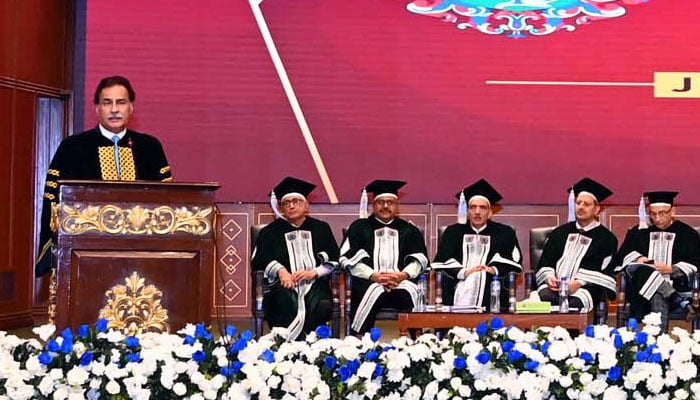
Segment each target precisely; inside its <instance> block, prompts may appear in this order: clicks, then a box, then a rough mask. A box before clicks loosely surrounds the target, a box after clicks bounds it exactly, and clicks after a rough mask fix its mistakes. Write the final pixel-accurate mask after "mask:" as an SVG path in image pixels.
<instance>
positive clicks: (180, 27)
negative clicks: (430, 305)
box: [77, 0, 700, 204]
mask: <svg viewBox="0 0 700 400" xmlns="http://www.w3.org/2000/svg"><path fill="white" fill-rule="evenodd" d="M250 3H251V2H248V1H244V0H236V1H231V0H212V1H207V2H205V3H201V2H195V1H191V0H169V1H164V0H157V1H149V2H143V1H137V0H125V1H122V2H119V3H112V2H89V3H88V4H87V5H86V7H87V16H86V25H87V26H86V38H85V39H86V40H85V60H84V61H85V71H86V74H85V76H84V79H83V81H84V84H85V89H86V90H85V99H84V105H83V106H84V110H85V116H86V118H85V121H84V126H85V127H89V126H92V125H93V124H94V121H95V119H94V108H93V105H92V99H91V97H92V90H93V89H94V87H95V85H96V83H97V82H98V80H99V79H100V78H101V77H103V76H106V75H112V74H123V75H126V76H128V77H129V78H131V79H132V81H133V83H134V85H135V88H136V91H137V103H136V114H135V121H134V127H135V128H136V129H139V130H142V131H145V132H150V133H153V134H156V135H157V136H159V137H160V138H161V139H162V141H163V143H164V146H165V148H166V150H167V153H168V155H169V157H170V160H171V162H172V164H173V166H174V172H175V176H176V178H177V179H180V180H186V181H218V182H220V183H222V190H221V191H220V192H219V194H218V197H217V199H219V201H242V202H258V201H265V200H266V198H267V194H268V193H269V190H270V188H272V187H273V186H274V184H275V183H277V182H278V181H279V180H280V178H281V177H283V176H284V175H286V174H291V175H295V176H299V177H303V178H306V179H309V180H311V181H314V182H316V183H318V184H320V185H321V188H320V190H318V191H317V201H321V202H323V201H327V200H331V201H335V200H338V201H339V202H341V203H351V202H355V201H357V200H358V199H359V194H360V190H361V187H362V186H363V185H364V184H366V183H367V182H368V181H370V180H371V179H374V178H398V179H404V180H407V181H408V182H409V185H408V186H407V187H406V196H405V201H408V202H412V203H421V202H432V203H444V204H445V203H449V202H450V201H455V200H454V198H453V196H454V193H455V192H456V191H457V190H458V189H459V188H460V187H461V186H463V185H465V184H467V183H470V182H472V181H475V180H476V179H478V178H481V177H485V178H487V179H488V180H490V181H491V182H492V183H493V184H494V185H495V186H496V187H497V188H498V189H499V190H501V191H502V192H503V195H504V197H505V200H504V203H508V204H561V203H563V202H565V200H564V199H565V198H566V192H565V191H564V189H565V188H566V187H567V186H569V185H571V184H572V182H573V181H575V180H577V179H579V178H580V177H582V176H584V175H589V176H592V177H594V178H598V179H600V180H601V181H603V182H604V183H605V184H607V185H609V186H610V187H611V188H613V190H614V191H615V192H616V193H615V196H614V197H613V198H612V199H611V202H613V203H615V204H635V202H636V201H638V198H639V197H638V196H639V194H640V192H641V191H642V190H643V189H647V188H672V189H677V190H680V191H681V193H682V195H681V197H680V198H679V200H680V201H681V202H686V203H688V204H693V203H696V204H697V203H700V187H698V186H697V185H695V182H694V179H693V173H694V170H693V167H692V166H693V165H694V162H695V159H696V154H698V150H699V148H700V139H698V136H697V132H698V126H700V113H698V112H697V107H698V102H699V101H700V100H699V99H698V98H697V97H700V95H698V88H700V86H699V85H700V76H699V75H698V69H700V67H698V66H699V65H700V41H697V40H689V38H691V37H693V35H694V33H695V32H696V31H697V15H698V11H700V5H699V4H698V2H697V1H696V0H677V1H672V2H671V1H661V0H650V1H647V2H642V1H636V0H610V1H602V2H601V1H598V2H588V1H587V2H585V7H584V2H583V1H581V2H578V1H576V0H571V1H557V0H549V1H544V2H541V1H538V2H534V1H523V2H520V3H521V4H522V5H521V6H511V7H510V8H508V6H505V5H503V4H506V3H505V2H504V3H503V4H501V5H500V6H496V5H494V4H495V3H497V2H493V1H485V0H459V1H443V2H438V1H431V0H422V1H418V0H416V1H408V0H403V1H398V0H383V1H376V0H357V1H351V2H349V1H334V0H333V1H329V0H305V1H291V0H263V1H261V2H259V3H260V4H259V6H257V5H253V6H251V4H250ZM252 3H257V2H252ZM543 3H544V5H543ZM438 4H443V5H448V6H450V7H449V8H448V9H445V10H440V9H437V8H435V6H437V5H438ZM479 5H481V6H484V7H486V8H487V9H489V10H490V12H491V16H490V17H488V18H485V19H484V20H483V21H482V22H484V23H486V26H490V27H491V28H493V30H492V31H487V32H482V31H480V30H479V29H476V26H477V25H478V22H479V19H478V18H477V17H467V16H465V15H468V14H469V12H470V11H469V9H468V7H476V6H479ZM563 6H566V7H571V9H576V10H579V11H576V12H575V13H574V14H576V17H577V18H578V19H573V18H561V19H555V18H551V17H550V18H549V19H547V18H544V17H542V15H544V14H546V12H547V11H548V10H549V11H552V13H553V12H554V9H555V8H561V7H563ZM579 6H580V7H581V8H580V9H579ZM490 7H501V9H499V10H495V11H497V12H499V13H500V14H499V15H501V16H505V17H506V18H505V19H501V20H500V21H502V22H503V23H504V24H505V23H510V24H511V26H510V28H508V29H507V30H506V31H504V32H499V31H498V29H496V28H497V27H495V25H493V23H495V22H496V14H495V13H494V12H495V11H494V10H493V9H490ZM518 7H519V8H518ZM584 8H585V12H583V11H582V10H583V9H584ZM603 9H605V10H606V12H603V11H602V10H603ZM523 11H528V12H531V15H538V16H540V17H539V18H538V19H529V20H528V22H529V23H532V24H534V25H535V26H537V27H538V30H536V31H535V30H520V31H518V30H517V29H516V26H515V23H516V22H515V19H514V18H513V15H515V13H517V12H523ZM569 11H570V10H569ZM460 12H461V14H460ZM434 17H437V18H434ZM489 23H492V24H491V25H488V24H489ZM546 24H549V25H546ZM551 27H555V28H556V29H555V30H556V32H551V33H547V32H548V29H550V28H551ZM545 33H546V34H545ZM269 49H273V51H269ZM271 54H272V56H271ZM694 71H695V72H694ZM660 72H678V73H680V74H679V75H671V76H670V77H669V76H665V75H658V74H657V75H655V73H660ZM685 78H687V79H685ZM669 79H670V80H669ZM674 89H675V90H677V91H676V92H674ZM655 92H656V93H657V95H662V96H680V98H667V97H655ZM693 97H695V98H693ZM77 100H78V103H79V102H80V100H81V99H77ZM78 107H80V105H78ZM78 126H80V124H79V125H78ZM324 171H325V172H326V173H327V179H325V180H324V179H322V178H324V176H325V175H324Z"/></svg>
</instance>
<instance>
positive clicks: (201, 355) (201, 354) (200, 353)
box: [192, 350, 207, 363]
mask: <svg viewBox="0 0 700 400" xmlns="http://www.w3.org/2000/svg"><path fill="white" fill-rule="evenodd" d="M205 358H207V355H206V353H204V352H203V351H202V350H197V351H195V352H194V353H192V359H193V360H195V361H196V362H198V363H201V362H202V361H204V359H205Z"/></svg>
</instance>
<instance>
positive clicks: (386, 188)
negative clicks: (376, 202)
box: [365, 179, 406, 198]
mask: <svg viewBox="0 0 700 400" xmlns="http://www.w3.org/2000/svg"><path fill="white" fill-rule="evenodd" d="M405 184H406V182H403V181H390V180H384V179H377V180H375V181H372V182H371V183H370V184H369V185H367V186H365V190H366V191H367V192H368V193H372V194H373V195H374V197H375V198H377V197H379V196H382V195H387V194H389V195H394V196H396V197H399V189H401V188H402V187H403V185H405Z"/></svg>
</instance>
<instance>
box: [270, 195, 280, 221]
mask: <svg viewBox="0 0 700 400" xmlns="http://www.w3.org/2000/svg"><path fill="white" fill-rule="evenodd" d="M270 206H271V207H272V211H274V212H275V216H276V217H277V218H282V213H281V212H280V208H279V205H278V204H277V196H275V192H274V191H272V193H270Z"/></svg>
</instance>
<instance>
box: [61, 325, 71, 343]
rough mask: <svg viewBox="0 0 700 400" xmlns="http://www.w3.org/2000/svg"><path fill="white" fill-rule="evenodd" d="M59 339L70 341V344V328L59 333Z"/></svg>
mask: <svg viewBox="0 0 700 400" xmlns="http://www.w3.org/2000/svg"><path fill="white" fill-rule="evenodd" d="M61 337H62V338H63V340H64V341H65V340H70V341H71V342H72V341H73V331H72V330H70V328H66V329H64V330H63V331H62V332H61Z"/></svg>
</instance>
